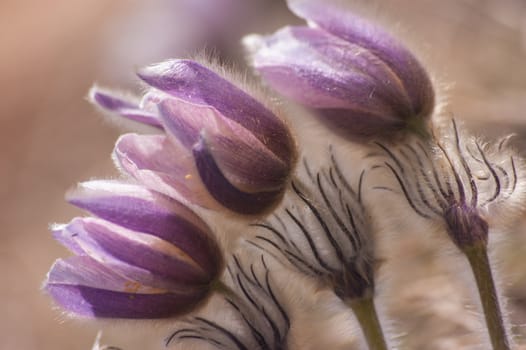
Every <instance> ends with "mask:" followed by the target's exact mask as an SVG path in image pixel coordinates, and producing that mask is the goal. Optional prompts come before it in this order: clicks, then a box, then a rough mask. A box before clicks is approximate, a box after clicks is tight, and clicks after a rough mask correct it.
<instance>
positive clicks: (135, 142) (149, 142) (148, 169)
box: [114, 134, 215, 207]
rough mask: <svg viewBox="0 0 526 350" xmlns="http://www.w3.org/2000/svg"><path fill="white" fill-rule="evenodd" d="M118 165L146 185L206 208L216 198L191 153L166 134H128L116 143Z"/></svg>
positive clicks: (115, 152) (115, 151)
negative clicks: (207, 189)
mask: <svg viewBox="0 0 526 350" xmlns="http://www.w3.org/2000/svg"><path fill="white" fill-rule="evenodd" d="M114 155H115V158H116V160H117V162H118V163H119V166H120V168H121V169H122V170H124V171H125V172H126V173H128V174H129V175H131V176H132V177H134V178H135V179H137V180H138V181H140V182H141V183H142V184H143V185H144V186H146V187H148V188H150V189H152V190H155V191H158V192H161V193H163V194H166V195H167V196H169V197H172V198H181V197H183V198H185V199H186V200H188V201H190V202H192V203H196V204H199V205H201V206H203V207H211V206H213V205H214V203H215V202H214V201H213V200H212V198H211V197H210V195H209V194H208V193H207V192H206V189H205V188H204V186H203V183H202V182H201V180H200V178H199V174H198V172H197V169H196V167H195V164H194V160H193V159H192V156H191V154H189V153H188V151H187V150H186V149H185V148H184V147H182V146H181V145H178V144H177V143H176V142H172V141H171V140H169V139H168V138H167V137H166V136H164V135H137V134H126V135H123V136H121V137H120V138H119V140H118V141H117V143H116V144H115V150H114Z"/></svg>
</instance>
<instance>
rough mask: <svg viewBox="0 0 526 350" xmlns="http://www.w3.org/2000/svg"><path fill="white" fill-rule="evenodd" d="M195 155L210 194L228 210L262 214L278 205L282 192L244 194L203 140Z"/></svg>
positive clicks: (247, 213)
mask: <svg viewBox="0 0 526 350" xmlns="http://www.w3.org/2000/svg"><path fill="white" fill-rule="evenodd" d="M193 154H194V157H195V162H196V165H197V169H198V170H199V175H200V176H201V179H202V181H203V183H204V184H205V186H206V187H207V189H208V191H209V192H210V194H211V195H212V196H213V197H214V198H215V199H216V200H217V201H218V202H219V203H221V204H222V205H224V206H225V207H226V208H228V209H230V210H232V211H234V212H237V213H240V214H246V215H252V214H260V213H262V212H265V211H267V210H268V209H269V208H271V207H272V206H273V205H274V204H276V203H277V202H278V201H279V199H280V198H281V196H282V192H283V191H280V190H277V191H268V192H267V191H266V192H258V193H246V192H242V191H240V190H239V189H237V188H236V187H234V186H233V185H232V184H231V183H230V182H229V181H228V179H227V178H226V177H225V176H224V175H223V173H222V172H221V170H220V169H219V167H218V165H217V164H216V162H215V160H214V157H213V155H212V153H211V151H210V149H209V147H208V146H207V145H206V142H205V140H204V139H203V138H201V140H200V141H199V142H198V143H197V144H196V145H195V146H194V148H193Z"/></svg>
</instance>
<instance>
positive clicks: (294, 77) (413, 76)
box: [245, 0, 434, 140]
mask: <svg viewBox="0 0 526 350" xmlns="http://www.w3.org/2000/svg"><path fill="white" fill-rule="evenodd" d="M289 7H290V8H291V10H292V11H293V12H294V13H296V14H297V15H298V16H300V17H303V18H305V19H307V20H308V21H309V26H308V27H307V26H291V27H285V28H283V29H281V30H279V31H277V32H276V33H274V34H273V35H270V36H267V37H260V36H256V35H253V36H249V37H247V38H246V39H245V44H246V46H247V47H248V50H249V51H250V53H251V55H252V64H253V66H254V67H255V68H256V69H257V70H258V71H259V72H260V73H261V75H262V76H263V78H264V79H265V80H266V81H267V82H268V83H269V84H270V85H271V86H272V87H273V88H275V89H276V90H277V91H279V92H280V93H282V94H283V95H285V96H287V97H289V98H291V99H292V100H295V101H297V102H299V103H301V104H303V105H305V106H307V107H310V108H313V109H315V111H316V113H317V114H318V115H319V117H320V119H321V120H322V121H324V122H325V123H326V124H327V125H329V126H330V127H333V128H334V130H336V131H338V132H340V133H342V134H343V135H345V136H347V137H351V138H353V139H358V140H360V139H366V138H370V137H371V136H384V137H386V136H392V135H396V134H397V132H398V131H401V130H408V131H412V132H416V133H417V134H424V135H426V134H427V132H426V124H427V120H428V119H429V118H428V117H429V116H430V114H431V112H432V109H433V107H434V92H433V87H432V84H431V81H430V79H429V77H428V75H427V73H426V71H425V70H424V68H423V67H422V66H421V64H420V63H419V62H418V61H417V59H416V58H415V57H414V56H413V54H411V52H409V51H408V49H407V48H405V47H404V46H403V45H401V44H400V42H398V41H397V40H396V39H394V38H393V37H392V36H390V35H389V34H387V33H386V32H384V31H383V30H382V29H380V28H379V27H377V26H376V25H374V24H372V23H370V22H368V21H366V20H364V19H362V18H359V17H357V16H354V15H352V14H350V13H348V12H345V11H344V10H343V9H338V8H336V7H334V5H333V6H331V5H330V4H326V3H325V2H323V1H319V0H289Z"/></svg>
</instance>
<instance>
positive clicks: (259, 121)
mask: <svg viewBox="0 0 526 350" xmlns="http://www.w3.org/2000/svg"><path fill="white" fill-rule="evenodd" d="M138 74H139V77H141V79H143V80H144V81H145V82H146V83H148V84H149V85H151V86H152V89H151V90H150V91H149V92H148V93H147V94H146V95H145V96H144V97H143V99H142V102H141V103H140V104H137V103H134V102H131V101H127V100H126V99H122V98H120V97H119V96H115V95H112V94H110V93H105V92H103V91H102V90H100V89H94V90H92V93H91V96H92V100H93V101H94V102H95V103H96V104H98V105H99V106H101V107H103V108H105V109H107V110H110V111H112V112H115V113H117V114H119V115H121V116H123V117H125V118H128V119H133V120H136V121H142V122H144V123H146V124H149V125H153V126H158V127H160V128H162V129H163V130H165V132H166V135H167V136H168V138H166V137H162V136H159V135H155V136H146V137H142V136H138V135H125V136H123V138H121V139H120V140H119V142H118V143H117V145H116V149H115V158H116V159H117V161H118V162H119V165H120V167H121V169H122V170H124V171H125V172H126V173H128V174H130V175H131V176H133V177H135V178H136V179H138V180H139V181H141V182H142V183H144V184H145V185H146V186H147V187H149V188H152V189H154V190H157V191H160V192H162V193H165V194H167V195H169V196H172V197H176V198H177V197H178V195H177V194H179V195H180V196H182V197H184V198H185V199H187V200H189V201H190V202H192V203H196V204H199V205H201V206H204V207H214V204H215V206H216V207H217V203H219V204H220V205H221V206H223V207H226V208H229V209H230V210H232V211H235V212H238V213H241V214H258V213H261V212H264V211H266V210H268V209H269V208H270V207H272V206H273V205H274V204H275V203H276V202H277V201H278V200H279V199H280V198H281V197H282V194H283V192H284V189H285V188H286V185H287V182H288V179H289V176H290V173H291V170H292V167H293V165H294V162H295V160H296V150H295V144H294V140H293V138H292V136H291V134H290V132H289V130H288V128H287V126H286V125H285V123H284V122H283V121H282V120H281V119H279V118H278V117H277V116H276V115H275V114H274V113H273V112H272V111H270V110H269V109H268V108H267V107H265V106H264V105H263V104H262V103H260V102H259V101H257V100H256V99H255V98H253V97H252V96H250V95H249V94H247V93H246V92H244V91H243V90H241V89H240V88H238V87H237V86H235V85H234V84H232V83H231V82H229V81H227V80H226V79H224V78H222V77H221V76H219V75H218V74H216V73H214V72H213V71H211V70H210V69H208V68H205V67H204V66H202V65H200V64H198V63H196V62H193V61H189V60H170V61H166V62H163V63H159V64H156V65H152V66H149V67H146V68H144V69H142V70H140V71H139V73H138ZM137 115H139V116H140V117H137ZM156 123H157V124H156ZM194 174H195V175H197V176H194ZM189 180H190V181H189ZM200 187H202V188H203V189H205V188H206V191H207V192H208V196H209V197H210V198H207V196H206V195H203V192H204V191H203V190H201V189H200ZM212 198H213V199H212Z"/></svg>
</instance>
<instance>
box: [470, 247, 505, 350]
mask: <svg viewBox="0 0 526 350" xmlns="http://www.w3.org/2000/svg"><path fill="white" fill-rule="evenodd" d="M462 251H463V252H464V254H465V255H466V257H467V259H468V261H469V265H470V266H471V270H472V271H473V275H474V277H475V281H476V282H477V288H478V291H479V295H480V301H481V304H482V310H483V311H484V317H485V319H486V326H487V328H488V333H489V337H490V340H491V345H492V347H493V350H509V349H510V343H509V341H508V336H507V334H506V327H505V325H504V320H503V319H502V312H501V309H500V304H499V300H498V295H497V290H496V288H495V282H494V281H493V275H492V272H491V265H490V263H489V258H488V251H487V248H486V245H485V244H482V243H481V244H475V245H473V246H469V247H464V248H463V249H462Z"/></svg>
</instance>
